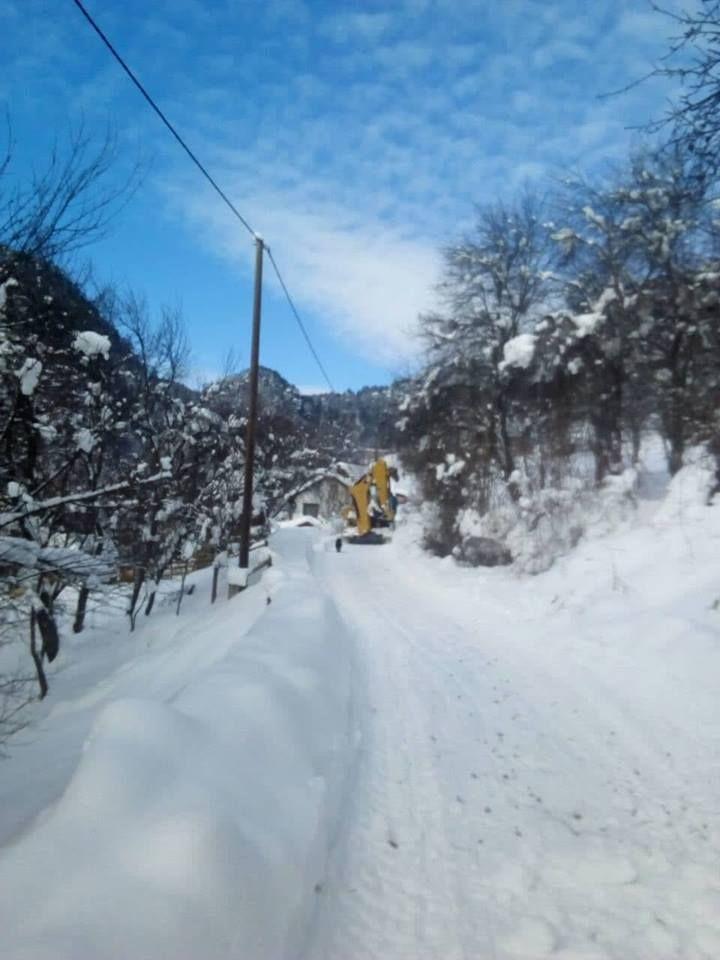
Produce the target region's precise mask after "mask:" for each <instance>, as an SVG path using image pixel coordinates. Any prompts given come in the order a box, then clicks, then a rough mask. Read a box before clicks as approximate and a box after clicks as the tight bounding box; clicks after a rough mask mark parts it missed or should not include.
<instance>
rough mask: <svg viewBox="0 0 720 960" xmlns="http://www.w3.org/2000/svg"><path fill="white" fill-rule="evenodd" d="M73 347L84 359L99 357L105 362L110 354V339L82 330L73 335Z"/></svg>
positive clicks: (91, 331) (100, 334)
mask: <svg viewBox="0 0 720 960" xmlns="http://www.w3.org/2000/svg"><path fill="white" fill-rule="evenodd" d="M73 347H74V348H75V349H76V350H77V351H78V352H79V353H82V354H84V355H85V356H86V357H96V356H98V355H100V356H102V357H103V358H104V359H105V360H107V359H108V356H109V354H110V338H109V337H106V336H105V335H104V334H102V333H96V332H95V331H94V330H82V331H80V332H79V333H76V334H75V339H74V340H73Z"/></svg>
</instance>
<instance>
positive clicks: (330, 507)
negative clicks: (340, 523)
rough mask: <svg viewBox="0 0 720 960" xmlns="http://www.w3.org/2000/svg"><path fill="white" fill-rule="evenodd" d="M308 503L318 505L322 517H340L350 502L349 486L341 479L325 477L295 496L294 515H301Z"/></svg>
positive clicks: (334, 518)
mask: <svg viewBox="0 0 720 960" xmlns="http://www.w3.org/2000/svg"><path fill="white" fill-rule="evenodd" d="M306 503H310V504H312V503H316V504H317V505H318V514H319V516H320V518H321V519H323V520H336V519H338V518H339V517H340V515H341V512H342V509H343V507H345V506H347V504H349V503H350V494H349V493H348V490H347V487H346V486H345V485H344V484H342V483H340V481H339V480H334V479H333V478H332V477H325V478H323V479H322V480H318V482H317V483H314V484H313V485H312V486H311V487H308V488H307V489H306V490H303V491H302V493H299V494H298V495H297V496H296V497H295V510H294V513H293V514H292V516H293V517H301V516H302V515H303V505H304V504H306Z"/></svg>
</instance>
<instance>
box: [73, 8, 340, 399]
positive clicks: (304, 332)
mask: <svg viewBox="0 0 720 960" xmlns="http://www.w3.org/2000/svg"><path fill="white" fill-rule="evenodd" d="M73 2H74V3H75V6H76V7H77V8H78V9H79V10H80V12H81V13H82V15H83V16H84V17H85V19H86V20H87V22H88V23H89V24H90V26H91V27H92V28H93V30H94V31H95V33H97V35H98V36H99V37H100V39H101V40H102V42H103V43H104V44H105V46H106V47H107V48H108V50H109V51H110V53H111V54H112V55H113V57H114V58H115V59H116V60H117V62H118V63H119V64H120V66H121V67H122V68H123V70H124V71H125V73H126V74H127V75H128V77H130V79H131V80H132V82H133V83H134V84H135V86H136V87H137V88H138V90H139V91H140V93H141V94H142V95H143V97H144V98H145V100H146V101H147V103H148V104H149V105H150V107H151V108H152V109H153V110H154V111H155V113H156V114H157V115H158V117H160V119H161V120H162V122H163V123H164V124H165V126H166V127H167V129H168V130H169V131H170V133H171V134H172V135H173V137H174V138H175V140H177V142H178V143H179V144H180V146H181V147H182V149H183V150H184V151H185V153H186V154H187V155H188V156H189V157H190V159H191V160H192V162H193V163H194V164H195V166H196V167H197V168H198V170H199V171H200V172H201V173H202V175H203V176H204V177H205V179H206V180H207V181H208V183H210V185H211V186H212V188H213V189H214V190H215V192H216V193H217V194H218V196H219V197H220V198H221V199H222V200H223V202H224V203H225V204H226V206H228V207H229V208H230V210H231V211H232V212H233V213H234V214H235V216H236V217H237V219H238V220H239V221H240V223H242V225H243V226H244V227H245V229H246V230H247V231H248V233H249V234H250V235H251V236H252V237H253V238H254V239H255V240H259V241H260V243H262V245H263V247H264V248H265V250H266V251H267V255H268V257H269V258H270V263H271V264H272V266H273V269H274V270H275V274H276V276H277V278H278V280H279V281H280V286H281V287H282V289H283V291H284V293H285V296H286V298H287V301H288V303H289V304H290V309H291V311H292V313H293V316H294V317H295V320H296V321H297V324H298V326H299V327H300V330H301V332H302V335H303V337H305V342H306V343H307V345H308V347H309V348H310V352H311V353H312V355H313V357H314V358H315V362H316V363H317V365H318V367H319V368H320V372H321V373H322V375H323V377H325V380H326V381H327V384H328V386H329V387H330V390H331V391H332V392H333V393H334V392H335V388H334V387H333V385H332V383H331V382H330V378H329V377H328V375H327V373H326V372H325V367H324V366H323V365H322V363H321V361H320V357H319V356H318V355H317V351H316V350H315V347H314V346H313V345H312V341H311V340H310V336H309V334H308V332H307V330H306V329H305V324H304V323H303V322H302V320H301V319H300V314H299V313H298V311H297V309H296V307H295V304H294V303H293V301H292V297H291V296H290V293H289V291H288V288H287V286H286V285H285V281H284V280H283V278H282V276H281V274H280V270H279V269H278V265H277V264H276V263H275V258H274V257H273V255H272V251H271V250H270V247H268V246H267V245H266V244H265V243H264V242H263V240H262V238H261V237H260V236H259V234H257V233H256V232H255V231H254V230H253V228H252V227H251V226H250V224H249V223H248V222H247V220H246V219H245V217H243V215H242V214H241V213H240V211H239V210H238V209H237V207H236V206H235V204H234V203H233V202H232V200H230V198H229V197H228V196H227V194H226V193H225V192H224V190H222V189H221V187H220V186H219V184H218V183H217V181H216V180H215V179H214V178H213V177H212V176H211V175H210V173H209V172H208V170H207V168H206V167H205V166H204V165H203V164H202V163H201V162H200V160H198V158H197V157H196V156H195V154H194V153H193V151H192V150H191V149H190V147H189V146H188V145H187V144H186V143H185V141H184V140H183V138H182V137H181V136H180V134H179V133H178V132H177V130H176V129H175V127H174V126H173V125H172V124H171V123H170V121H169V120H168V118H167V117H166V116H165V114H164V113H163V112H162V110H161V109H160V107H159V106H158V105H157V104H156V103H155V101H154V100H153V98H152V97H151V96H150V94H149V93H148V92H147V90H146V89H145V87H144V86H143V85H142V83H140V81H139V80H138V78H137V77H136V76H135V74H134V73H133V71H132V70H131V69H130V67H129V66H128V65H127V63H125V61H124V60H123V58H122V57H121V56H120V54H119V53H118V51H117V50H116V49H115V47H114V46H113V44H112V43H111V41H110V39H109V38H108V37H107V36H106V35H105V33H103V31H102V29H101V28H100V27H99V26H98V24H97V23H96V22H95V20H94V19H93V18H92V16H91V15H90V13H88V11H87V10H86V9H85V6H84V5H83V3H82V0H73Z"/></svg>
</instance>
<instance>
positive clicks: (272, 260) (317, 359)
mask: <svg viewBox="0 0 720 960" xmlns="http://www.w3.org/2000/svg"><path fill="white" fill-rule="evenodd" d="M265 249H266V250H267V255H268V259H269V260H270V263H271V264H272V268H273V270H274V271H275V275H276V277H277V278H278V280H279V282H280V286H281V287H282V288H283V292H284V293H285V296H286V297H287V302H288V303H289V304H290V309H291V310H292V312H293V316H294V317H295V319H296V320H297V323H298V326H299V327H300V330H301V331H302V335H303V336H304V337H305V342H306V343H307V345H308V347H309V348H310V352H311V353H312V355H313V357H315V363H317V365H318V367H320V372H321V373H322V375H323V376H324V377H325V380H326V381H327V385H328V386H329V387H330V390H331V392H332V393H335V387H333V385H332V383H331V382H330V377H329V376H328V375H327V373H326V372H325V367H324V366H323V365H322V363H321V362H320V357H319V356H318V355H317V353H316V352H315V347H314V346H313V345H312V341H311V340H310V336H309V334H308V332H307V330H306V329H305V324H304V323H303V322H302V320H301V319H300V314H299V313H298V312H297V310H296V309H295V304H294V303H293V301H292V297H291V296H290V293H289V291H288V288H287V287H286V286H285V281H284V280H283V278H282V276H281V274H280V270H279V268H278V265H277V263H275V257H274V256H273V254H272V250H271V249H270V247H265Z"/></svg>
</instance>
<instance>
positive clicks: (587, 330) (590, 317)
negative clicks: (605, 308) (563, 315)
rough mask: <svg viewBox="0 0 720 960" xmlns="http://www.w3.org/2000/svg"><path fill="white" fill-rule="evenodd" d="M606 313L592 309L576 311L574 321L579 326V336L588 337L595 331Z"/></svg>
mask: <svg viewBox="0 0 720 960" xmlns="http://www.w3.org/2000/svg"><path fill="white" fill-rule="evenodd" d="M604 319H605V315H604V314H603V312H602V311H601V310H591V311H590V312H589V313H576V314H575V315H574V316H573V317H572V321H573V323H574V324H575V326H576V327H577V330H578V336H580V337H588V336H590V334H592V333H595V331H596V330H597V328H598V326H599V325H600V324H601V323H602V322H603V321H604Z"/></svg>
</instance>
